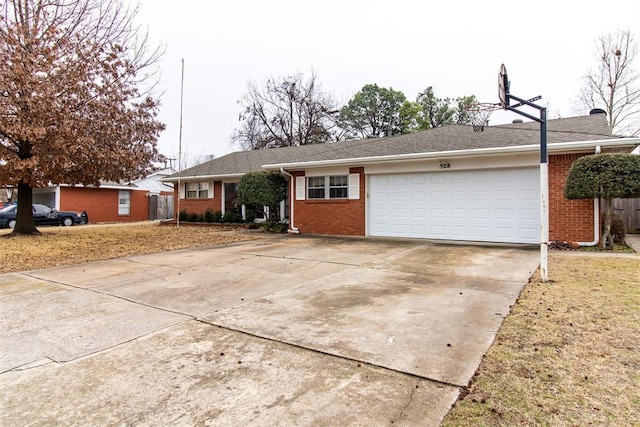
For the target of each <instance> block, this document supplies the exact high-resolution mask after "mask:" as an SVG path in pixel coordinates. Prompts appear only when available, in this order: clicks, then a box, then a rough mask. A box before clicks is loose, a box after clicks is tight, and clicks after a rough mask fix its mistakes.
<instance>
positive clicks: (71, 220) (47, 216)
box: [0, 204, 89, 228]
mask: <svg viewBox="0 0 640 427" xmlns="http://www.w3.org/2000/svg"><path fill="white" fill-rule="evenodd" d="M17 209H18V205H15V204H14V205H9V206H5V207H4V208H2V209H0V228H13V227H15V226H16V212H17ZM33 221H34V222H35V224H36V225H64V226H71V225H74V224H86V223H87V222H89V218H88V216H87V212H86V211H83V212H82V213H80V212H67V211H57V210H55V209H51V208H50V207H49V206H45V205H39V204H34V205H33Z"/></svg>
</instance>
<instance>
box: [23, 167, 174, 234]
mask: <svg viewBox="0 0 640 427" xmlns="http://www.w3.org/2000/svg"><path fill="white" fill-rule="evenodd" d="M174 172H175V170H173V169H163V170H162V171H157V172H155V173H153V174H151V175H149V176H147V177H146V178H143V179H140V180H137V181H134V182H133V183H128V184H126V183H116V182H102V183H100V186H99V187H90V186H83V185H73V186H72V185H50V186H48V187H45V188H34V189H33V203H40V204H43V205H47V206H50V207H52V208H54V209H58V210H67V211H77V212H82V211H87V214H88V216H89V222H94V223H95V222H130V221H146V220H149V219H156V218H158V215H157V210H158V207H157V206H158V205H157V200H156V205H153V198H154V197H156V199H157V198H158V197H164V198H165V199H168V200H167V202H165V205H164V206H165V207H163V209H164V211H167V213H166V215H168V216H165V218H171V217H172V216H173V208H172V207H173V200H172V195H173V187H172V186H171V185H167V184H166V183H164V182H162V179H163V178H164V177H166V176H167V175H170V174H172V173H174ZM169 206H170V209H169Z"/></svg>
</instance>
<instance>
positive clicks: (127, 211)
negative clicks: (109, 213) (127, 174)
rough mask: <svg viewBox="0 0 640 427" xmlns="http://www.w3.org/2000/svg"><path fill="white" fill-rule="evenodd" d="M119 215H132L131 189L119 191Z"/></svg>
mask: <svg viewBox="0 0 640 427" xmlns="http://www.w3.org/2000/svg"><path fill="white" fill-rule="evenodd" d="M118 215H131V191H129V190H119V191H118Z"/></svg>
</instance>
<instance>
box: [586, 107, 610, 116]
mask: <svg viewBox="0 0 640 427" xmlns="http://www.w3.org/2000/svg"><path fill="white" fill-rule="evenodd" d="M589 114H590V115H591V114H607V112H606V111H604V110H603V109H602V108H594V109H593V110H591V111H589Z"/></svg>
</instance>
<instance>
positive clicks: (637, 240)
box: [624, 234, 640, 254]
mask: <svg viewBox="0 0 640 427" xmlns="http://www.w3.org/2000/svg"><path fill="white" fill-rule="evenodd" d="M624 242H625V243H626V244H627V246H629V247H630V248H631V249H633V250H634V251H636V252H637V253H638V254H640V234H627V235H626V237H625V238H624Z"/></svg>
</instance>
